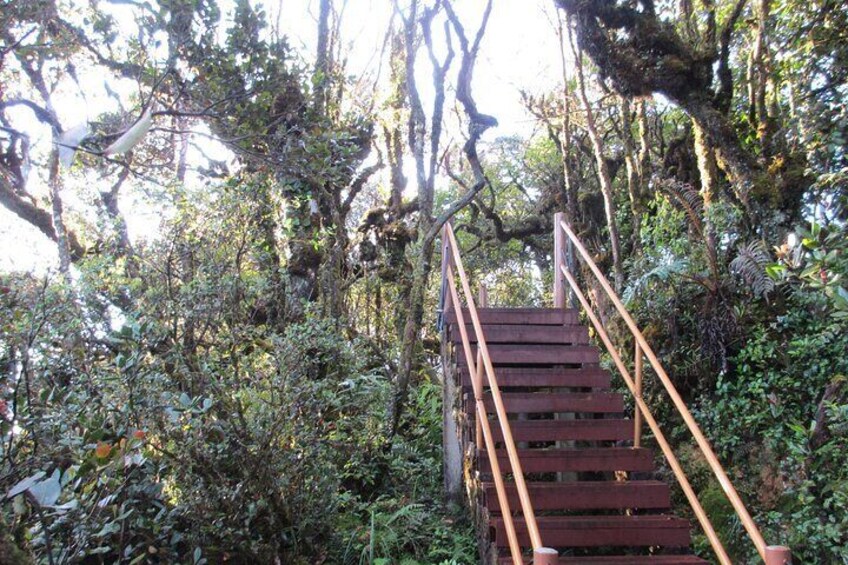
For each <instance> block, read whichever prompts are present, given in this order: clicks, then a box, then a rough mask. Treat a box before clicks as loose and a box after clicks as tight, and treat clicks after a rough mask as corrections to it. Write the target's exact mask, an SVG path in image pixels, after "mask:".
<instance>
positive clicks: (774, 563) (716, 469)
mask: <svg viewBox="0 0 848 565" xmlns="http://www.w3.org/2000/svg"><path fill="white" fill-rule="evenodd" d="M566 237H567V238H568V240H567V242H568V244H570V245H572V246H573V247H574V248H575V249H576V250H577V252H578V254H579V255H580V257H582V258H583V260H584V261H585V263H586V265H587V266H588V267H589V270H590V271H591V272H592V273H593V274H594V276H595V279H596V280H597V281H598V283H599V284H600V285H601V287H602V288H603V289H604V291H605V292H606V294H607V295H608V296H609V298H610V300H611V301H612V303H613V305H614V306H615V308H616V310H618V313H619V314H620V315H621V317H622V319H623V320H624V322H625V324H626V325H627V327H628V328H629V329H630V333H631V334H632V335H633V339H634V342H635V356H634V372H635V378H634V377H631V375H630V372H629V371H628V370H627V367H626V366H625V364H624V362H623V361H622V358H621V355H620V354H619V352H618V349H617V348H616V347H615V345H614V344H613V343H612V341H611V340H610V337H609V334H608V333H607V332H606V330H605V329H604V326H603V324H602V323H601V321H600V320H599V319H598V317H597V316H596V315H595V313H594V312H593V310H592V307H591V305H590V304H589V302H588V300H586V296H585V295H584V294H583V292H582V291H581V290H580V286H579V285H578V284H577V281H576V280H575V278H574V275H573V273H572V270H573V269H572V268H569V267H567V265H566V263H568V265H570V264H571V261H570V259H571V257H565V256H564V255H565V253H564V251H565V243H566V239H565V238H566ZM569 255H570V253H569ZM554 268H555V271H554V274H555V276H554V306H555V307H558V308H564V307H565V302H566V296H565V285H564V283H565V282H567V283H568V285H569V286H570V287H571V292H572V295H573V297H576V298H577V300H578V301H579V302H580V304H581V306H582V307H583V309H584V311H585V312H586V315H587V316H588V317H589V320H590V321H591V322H592V325H593V326H594V327H595V331H596V332H597V334H598V337H599V338H600V339H601V341H602V342H603V343H604V346H605V347H606V349H607V351H608V352H609V354H610V356H611V357H612V360H613V363H615V366H616V368H617V369H618V371H619V373H620V374H621V377H622V378H623V379H624V383H625V384H626V385H627V388H628V389H630V392H631V393H632V394H633V398H634V400H635V402H636V410H635V412H636V416H635V418H634V422H635V426H636V428H635V430H634V446H635V447H638V446H639V444H640V442H641V428H642V420H644V421H645V423H646V424H647V425H648V427H649V428H650V429H651V431H652V432H653V434H654V438H655V439H656V441H657V444H658V445H659V447H660V449H661V450H662V453H663V455H664V456H665V458H666V460H667V461H668V463H669V466H670V467H671V470H672V471H673V472H674V476H675V477H676V479H677V481H678V483H679V484H680V487H681V489H682V490H683V493H684V494H685V495H686V499H687V500H688V501H689V504H690V506H691V507H692V510H693V512H694V513H695V516H696V517H697V519H698V522H699V523H700V524H701V527H702V528H703V530H704V533H705V534H706V536H707V539H708V540H709V542H710V545H711V546H712V548H713V551H714V552H715V554H716V557H717V559H718V561H719V562H720V563H722V564H723V565H724V564H729V563H731V561H730V558H729V557H728V555H727V551H726V550H725V548H724V546H723V544H722V542H721V540H720V539H719V537H718V535H717V534H716V532H715V528H713V525H712V523H711V522H710V519H709V517H708V516H707V514H706V512H704V509H703V507H702V506H701V503H700V502H699V501H698V497H697V495H696V494H695V491H694V490H693V489H692V486H691V484H690V483H689V479H688V478H687V477H686V473H685V472H684V470H683V468H682V467H681V466H680V462H679V461H678V460H677V457H676V456H675V455H674V452H673V450H672V448H671V446H670V445H669V443H668V441H667V440H666V438H665V435H664V434H663V433H662V430H661V429H660V427H659V425H658V424H657V421H656V420H655V419H654V417H653V415H652V414H651V411H650V410H649V408H648V406H647V404H646V403H645V401H644V400H643V399H642V361H643V356H644V357H646V358H647V359H648V362H649V363H650V365H651V367H653V369H654V371H655V373H656V374H657V376H658V377H659V379H660V382H662V384H663V386H664V387H665V390H666V392H667V394H668V397H669V398H670V399H671V401H672V404H673V405H674V407H675V408H676V409H677V411H678V413H679V414H680V416H681V417H682V418H683V421H684V422H685V424H686V427H687V428H688V429H689V432H690V433H691V434H692V436H693V437H694V439H695V442H696V443H697V444H698V447H699V448H700V450H701V453H702V454H703V455H704V458H705V459H706V461H707V464H708V465H709V466H710V469H711V470H712V472H713V474H714V475H715V477H716V479H718V482H719V485H721V488H722V491H723V492H724V494H725V496H726V497H727V499H728V500H729V501H730V504H731V505H732V506H733V509H734V510H735V511H736V514H737V516H738V517H739V520H740V521H741V523H742V525H743V527H744V528H745V530H746V531H747V532H748V536H749V537H750V538H751V540H752V541H753V543H754V546H755V547H756V549H757V552H758V553H759V554H760V557H761V558H762V559H763V561H765V563H766V565H784V564H791V563H792V556H791V552H790V550H789V548H787V547H784V546H774V545H766V542H765V539H764V538H763V535H762V534H761V533H760V530H759V528H757V525H756V523H755V522H754V520H753V519H752V518H751V515H750V513H749V512H748V510H747V508H745V504H744V503H743V502H742V499H741V498H740V497H739V493H737V492H736V488H735V487H734V486H733V484H732V483H731V482H730V478H729V477H728V476H727V473H726V472H725V470H724V468H723V467H722V466H721V463H720V462H719V460H718V458H717V457H716V455H715V452H714V451H713V449H712V447H711V446H710V444H709V442H708V441H707V439H706V437H704V434H703V432H701V428H700V427H699V426H698V424H697V422H696V421H695V419H694V418H693V417H692V413H691V412H690V411H689V409H688V408H687V407H686V404H685V403H684V402H683V399H682V398H681V397H680V394H679V393H678V392H677V389H676V388H675V386H674V384H673V383H672V382H671V379H670V378H669V376H668V374H667V373H666V371H665V369H664V368H663V366H662V364H661V363H660V362H659V359H657V356H656V354H655V353H654V351H653V349H651V346H650V345H649V344H648V342H647V340H646V339H645V336H644V335H643V334H642V332H641V331H639V328H638V327H637V326H636V322H635V321H634V320H633V318H632V317H631V316H630V314H629V313H628V312H627V310H626V309H625V307H624V305H623V304H622V302H621V299H619V297H618V295H617V294H616V293H615V291H614V290H613V288H612V287H611V286H610V284H609V281H608V280H607V278H606V277H605V276H604V274H603V273H602V272H601V270H600V269H599V268H598V265H597V264H595V262H594V261H593V260H592V257H591V255H589V252H588V251H587V250H586V248H585V247H584V246H583V244H582V243H581V241H580V239H579V238H578V237H577V236H576V235H575V234H574V231H573V230H572V229H571V227H570V226H569V225H568V223H567V222H566V221H565V216H564V214H563V213H558V214H556V215H555V216H554Z"/></svg>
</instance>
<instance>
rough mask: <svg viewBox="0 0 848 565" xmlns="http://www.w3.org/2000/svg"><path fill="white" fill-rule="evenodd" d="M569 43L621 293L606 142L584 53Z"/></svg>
mask: <svg viewBox="0 0 848 565" xmlns="http://www.w3.org/2000/svg"><path fill="white" fill-rule="evenodd" d="M569 42H570V43H571V49H572V52H573V53H574V61H575V64H574V66H575V69H576V70H577V90H578V92H579V93H580V100H581V101H582V102H583V110H584V112H585V113H586V130H587V132H588V133H589V140H590V141H591V142H592V151H593V152H594V155H595V163H596V164H597V169H598V183H599V184H600V186H601V194H602V195H603V197H604V214H605V215H606V218H607V229H608V230H609V238H610V247H611V250H612V270H613V278H614V279H615V288H616V290H617V291H619V292H620V291H621V289H622V287H623V286H624V272H623V271H622V268H621V241H620V238H619V235H618V223H617V222H616V219H615V195H614V194H613V187H612V178H611V176H610V171H609V165H608V164H607V160H606V158H605V157H604V141H603V139H602V138H601V134H600V133H599V132H598V127H597V125H596V123H595V114H594V111H593V110H592V105H591V103H590V102H589V97H588V95H587V94H586V79H585V76H584V74H583V60H582V59H583V53H582V51H579V50H578V49H577V48H576V46H575V45H574V42H573V40H571V39H569Z"/></svg>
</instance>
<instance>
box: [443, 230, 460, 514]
mask: <svg viewBox="0 0 848 565" xmlns="http://www.w3.org/2000/svg"><path fill="white" fill-rule="evenodd" d="M451 267H452V264H451V256H450V246H449V245H448V239H447V232H446V231H445V228H442V289H441V292H442V296H441V304H440V308H441V312H440V313H439V324H440V329H441V332H442V340H441V341H442V378H443V379H444V381H443V382H442V461H443V466H444V467H443V473H444V489H445V500H446V502H447V503H448V506H449V507H454V508H458V507H459V505H460V502H461V500H462V451H463V450H462V445H461V444H462V442H461V440H460V431H459V426H458V425H457V419H456V406H457V403H458V402H459V403H460V404H461V399H460V395H461V391H462V387H461V386H460V385H459V384H458V381H460V380H461V377H460V375H458V374H457V373H456V372H454V368H453V365H452V363H450V358H451V354H452V351H451V347H452V346H451V340H450V339H449V337H448V336H449V333H450V326H449V324H448V323H447V314H448V312H449V311H450V308H451V303H452V301H451V293H450V291H449V289H448V287H447V285H448V284H449V283H448V270H449V269H450V268H451Z"/></svg>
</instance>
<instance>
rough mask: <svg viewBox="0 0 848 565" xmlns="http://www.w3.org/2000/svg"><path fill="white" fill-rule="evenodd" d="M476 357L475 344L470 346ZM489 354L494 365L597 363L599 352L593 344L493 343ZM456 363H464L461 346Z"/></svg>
mask: <svg viewBox="0 0 848 565" xmlns="http://www.w3.org/2000/svg"><path fill="white" fill-rule="evenodd" d="M471 353H472V355H473V357H474V359H475V360H476V359H477V346H476V345H472V346H471ZM489 356H490V358H491V360H492V364H494V365H575V364H582V363H598V362H599V361H600V354H599V352H598V348H597V347H595V346H594V345H558V344H550V343H548V344H515V343H493V344H491V345H489ZM455 357H456V360H457V364H458V365H460V366H464V365H465V353H464V351H463V350H462V348H461V347H459V348H457V350H456V351H455Z"/></svg>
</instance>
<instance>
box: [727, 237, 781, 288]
mask: <svg viewBox="0 0 848 565" xmlns="http://www.w3.org/2000/svg"><path fill="white" fill-rule="evenodd" d="M771 263H772V258H771V255H770V254H769V252H768V249H767V248H766V244H765V242H763V241H762V240H760V239H754V240H751V241H749V242H748V243H746V244H740V245H739V247H738V251H737V255H736V258H735V259H734V260H733V261H731V263H730V270H731V271H733V272H734V273H736V274H738V275H739V276H741V277H742V278H743V279H744V280H745V282H746V283H748V286H749V287H750V288H751V292H753V293H754V296H764V297H768V294H769V293H770V292H771V291H773V290H774V280H773V279H772V278H771V277H769V276H768V273H767V272H766V266H767V265H769V264H771Z"/></svg>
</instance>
